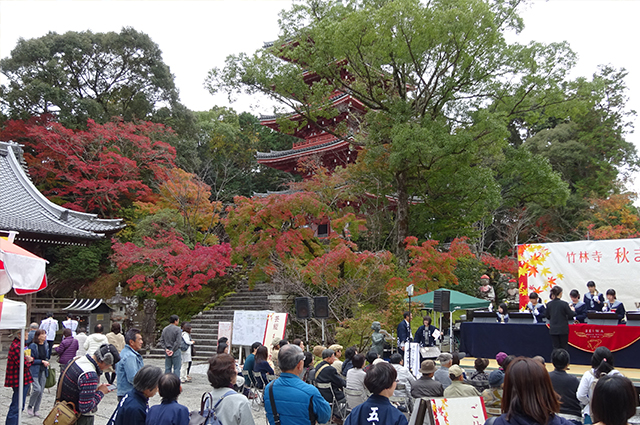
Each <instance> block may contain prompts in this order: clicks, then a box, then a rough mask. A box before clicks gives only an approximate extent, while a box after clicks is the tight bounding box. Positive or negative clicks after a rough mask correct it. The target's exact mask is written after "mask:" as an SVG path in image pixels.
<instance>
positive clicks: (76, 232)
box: [0, 142, 125, 240]
mask: <svg viewBox="0 0 640 425" xmlns="http://www.w3.org/2000/svg"><path fill="white" fill-rule="evenodd" d="M124 226H125V225H124V223H123V222H122V220H121V219H113V220H105V219H100V218H98V216H97V215H96V214H87V213H81V212H77V211H72V210H69V209H67V208H63V207H61V206H59V205H56V204H54V203H53V202H51V201H49V200H48V199H47V198H46V197H45V196H44V195H43V194H42V193H40V191H39V190H38V189H37V188H36V187H35V186H34V185H33V183H32V182H31V180H30V179H29V177H28V176H27V173H26V168H25V166H24V160H23V159H22V149H21V148H20V145H18V144H16V143H12V142H0V230H3V231H18V232H19V234H18V237H17V239H21V236H23V235H24V234H28V235H30V236H31V237H33V236H34V235H40V236H42V237H45V238H46V236H48V237H49V238H53V239H67V240H68V239H83V240H87V239H101V238H103V237H105V235H106V234H107V233H113V232H115V231H117V230H120V229H122V228H123V227H124Z"/></svg>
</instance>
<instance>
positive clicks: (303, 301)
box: [295, 297, 311, 345]
mask: <svg viewBox="0 0 640 425" xmlns="http://www.w3.org/2000/svg"><path fill="white" fill-rule="evenodd" d="M295 304H296V317H297V318H298V319H304V334H305V337H306V339H305V343H306V344H307V345H309V326H308V322H307V321H308V319H310V318H311V304H310V303H309V298H307V297H297V298H296V301H295Z"/></svg>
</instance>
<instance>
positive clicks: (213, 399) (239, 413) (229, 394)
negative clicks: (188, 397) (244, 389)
mask: <svg viewBox="0 0 640 425" xmlns="http://www.w3.org/2000/svg"><path fill="white" fill-rule="evenodd" d="M207 378H208V379H209V382H210V383H211V386H212V387H213V390H211V392H210V393H209V394H205V399H207V398H208V400H209V401H208V403H205V410H206V409H211V410H212V412H211V415H209V417H208V419H207V422H206V423H207V425H221V424H222V425H229V424H237V425H255V422H254V421H253V415H252V414H251V405H250V404H249V400H248V399H247V398H246V397H245V396H243V395H242V394H238V393H237V392H235V391H234V390H233V389H231V388H232V387H233V385H234V384H235V383H236V379H237V378H238V373H237V372H236V361H235V359H234V358H233V357H232V356H230V355H229V354H224V353H223V354H218V355H217V356H215V357H212V358H211V359H209V370H208V371H207ZM207 396H209V397H207ZM207 404H208V405H207ZM147 424H148V425H160V424H156V423H147Z"/></svg>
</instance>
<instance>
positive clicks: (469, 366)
mask: <svg viewBox="0 0 640 425" xmlns="http://www.w3.org/2000/svg"><path fill="white" fill-rule="evenodd" d="M507 354H508V353H507ZM475 361H476V358H475V357H465V358H464V359H462V360H460V366H462V367H463V368H464V369H465V370H467V371H469V370H474V366H473V365H474V362H475ZM545 365H546V366H547V370H548V371H549V372H551V371H552V370H553V364H551V363H545ZM496 369H498V362H496V359H495V358H493V359H489V366H488V367H487V371H488V372H490V371H493V370H496ZM590 369H591V367H589V366H586V365H576V364H572V365H571V366H569V370H568V371H567V373H569V374H571V375H575V376H576V377H577V378H578V379H580V378H581V377H582V375H584V373H585V372H586V371H587V370H590ZM616 369H617V370H619V371H620V373H622V374H623V375H624V376H626V377H627V378H629V379H631V380H632V381H633V382H634V383H638V384H640V369H632V368H627V367H616Z"/></svg>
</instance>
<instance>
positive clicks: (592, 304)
mask: <svg viewBox="0 0 640 425" xmlns="http://www.w3.org/2000/svg"><path fill="white" fill-rule="evenodd" d="M587 289H588V290H589V292H587V293H586V294H584V299H583V300H582V301H584V303H585V304H586V305H587V311H602V306H604V295H602V294H601V293H599V292H598V290H597V289H596V283H595V282H594V281H593V280H590V281H589V282H587Z"/></svg>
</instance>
